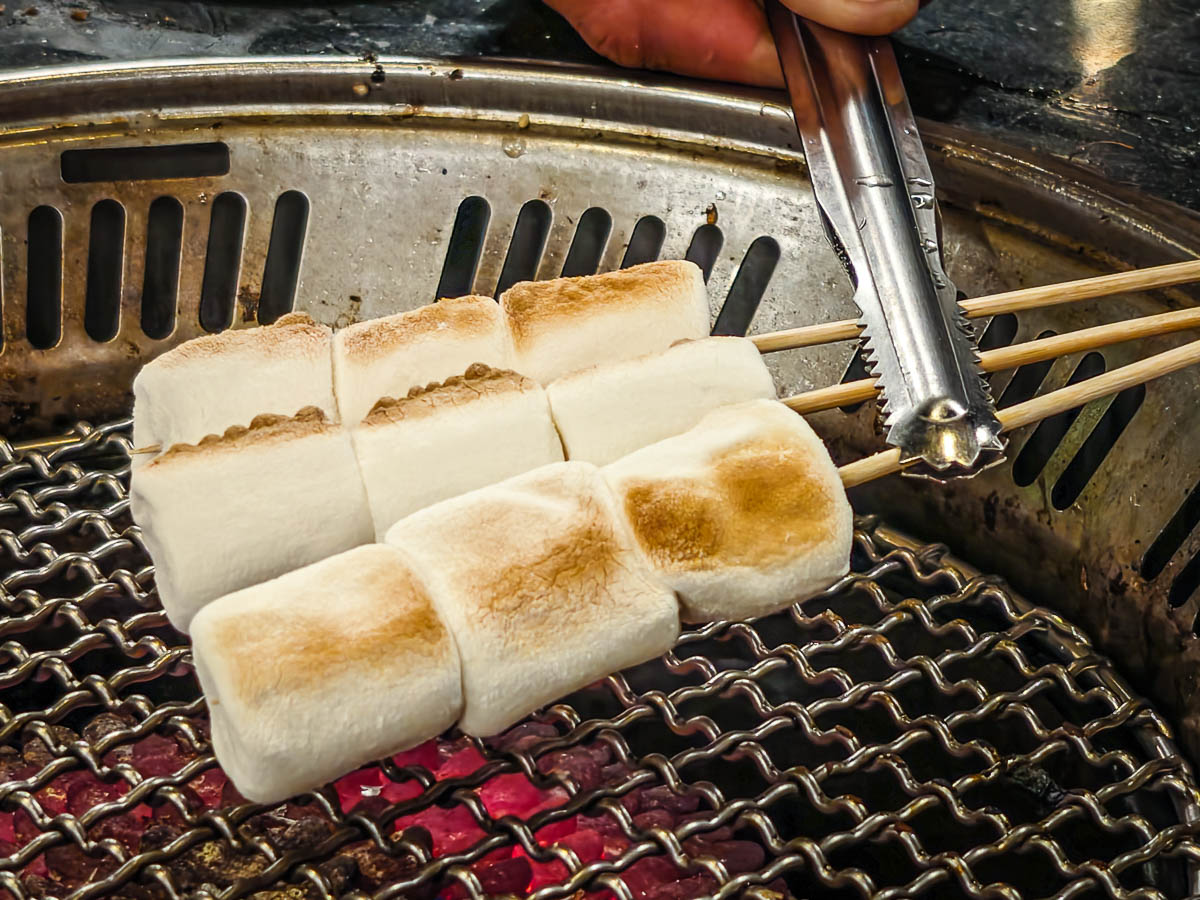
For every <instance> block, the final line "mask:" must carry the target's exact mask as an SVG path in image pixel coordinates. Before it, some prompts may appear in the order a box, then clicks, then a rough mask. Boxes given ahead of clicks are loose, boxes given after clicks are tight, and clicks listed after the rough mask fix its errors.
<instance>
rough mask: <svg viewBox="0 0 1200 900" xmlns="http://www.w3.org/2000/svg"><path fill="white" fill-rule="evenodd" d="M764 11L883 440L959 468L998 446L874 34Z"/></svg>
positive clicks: (914, 140) (904, 102) (884, 44)
mask: <svg viewBox="0 0 1200 900" xmlns="http://www.w3.org/2000/svg"><path fill="white" fill-rule="evenodd" d="M767 14H768V17H769V19H770V22H771V30H772V31H773V32H774V35H775V42H776V45H777V47H778V50H779V58H780V62H781V64H782V66H783V74H784V77H785V79H786V81H787V88H788V93H789V95H790V98H791V102H792V108H793V110H794V113H795V116H796V126H797V128H798V129H799V132H800V137H801V140H802V141H803V146H804V153H805V156H806V157H807V159H808V169H809V177H810V178H811V180H812V185H813V190H814V192H815V193H816V198H817V202H818V204H819V206H820V208H821V212H822V214H823V216H824V219H825V225H826V230H827V232H828V234H829V238H830V241H831V242H832V243H833V244H834V247H835V249H836V250H837V252H838V254H839V256H840V257H841V259H842V262H843V263H844V264H845V266H846V269H847V273H848V274H849V276H850V278H851V281H852V282H853V284H854V289H855V292H854V302H855V303H856V304H857V305H858V308H859V311H860V313H861V322H862V324H863V326H864V332H863V333H864V338H865V340H866V351H867V361H868V366H869V368H870V369H871V372H872V374H873V375H874V377H875V378H876V379H877V382H878V385H879V389H880V393H881V407H880V408H881V412H882V417H883V424H884V429H885V434H886V440H887V442H888V443H889V444H892V445H894V446H896V447H899V448H900V451H901V454H902V458H903V459H904V460H906V461H914V463H915V464H914V465H913V466H912V467H911V468H910V469H909V470H908V472H909V474H915V475H922V476H925V477H933V478H946V477H949V476H956V475H964V474H972V473H974V472H976V471H978V470H979V469H980V468H982V467H984V466H986V465H989V464H991V463H992V462H995V461H996V460H997V459H998V458H999V456H1000V453H1001V452H1002V451H1003V449H1004V445H1003V443H1002V442H1001V440H1000V423H999V421H998V420H997V418H996V413H995V407H994V405H993V403H992V399H991V397H990V395H989V393H988V389H987V385H986V384H985V382H984V381H983V378H982V376H981V374H980V369H979V363H978V356H977V354H976V349H975V346H974V344H973V343H972V340H971V337H970V334H971V332H970V330H969V326H968V325H967V322H966V319H965V317H964V316H963V314H962V311H961V309H960V308H959V306H958V301H957V292H956V290H955V288H954V285H953V284H951V283H950V279H949V278H947V277H946V273H945V272H944V271H943V269H942V259H941V240H940V233H939V232H940V229H939V217H938V210H937V202H936V200H935V199H934V191H933V177H932V174H931V172H930V168H929V161H928V159H927V158H926V156H925V150H924V147H923V146H922V144H921V138H920V135H919V134H918V133H917V128H916V122H915V120H914V118H913V114H912V110H911V109H910V108H909V105H908V97H907V95H906V94H905V91H904V85H903V83H902V81H901V79H900V72H899V69H898V68H897V66H896V58H895V55H894V53H893V52H892V46H891V43H890V42H889V41H888V39H887V38H869V37H860V36H858V35H851V34H846V33H845V32H841V31H835V30H833V29H830V28H826V27H824V26H822V25H818V24H816V23H814V22H810V21H808V20H806V19H802V18H800V17H799V16H797V15H795V14H794V13H792V12H791V11H790V10H788V9H786V8H785V7H784V6H783V5H782V4H781V3H780V2H779V0H767Z"/></svg>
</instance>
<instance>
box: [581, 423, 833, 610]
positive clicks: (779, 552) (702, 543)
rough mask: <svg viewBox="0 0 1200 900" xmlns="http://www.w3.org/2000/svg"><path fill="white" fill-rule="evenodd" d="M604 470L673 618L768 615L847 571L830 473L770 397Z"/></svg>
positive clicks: (804, 430)
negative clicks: (675, 607)
mask: <svg viewBox="0 0 1200 900" xmlns="http://www.w3.org/2000/svg"><path fill="white" fill-rule="evenodd" d="M604 474H605V477H606V478H607V479H608V482H609V484H610V485H612V487H613V489H614V490H615V491H616V493H617V496H618V500H619V503H620V506H621V509H622V510H623V511H624V513H625V516H626V518H627V520H628V522H629V523H630V525H631V527H632V530H633V533H634V535H635V537H636V539H637V542H638V545H639V546H640V547H641V549H642V551H643V552H644V554H645V556H646V558H647V559H648V560H649V563H650V565H651V566H652V568H653V569H654V571H655V573H656V574H657V575H658V576H659V577H660V578H662V579H663V580H664V581H665V582H666V583H667V584H668V585H670V586H671V587H672V588H674V589H675V591H677V592H678V594H679V599H680V604H681V608H682V615H683V619H684V621H687V622H708V621H714V620H718V619H735V620H736V619H749V618H755V617H757V616H764V615H768V614H769V613H773V612H777V611H778V610H780V609H783V608H784V607H786V606H788V605H789V604H792V603H795V602H797V601H799V600H803V599H805V598H807V597H809V596H811V595H812V594H814V593H816V592H817V591H820V590H822V589H824V588H826V587H828V586H829V585H830V584H832V583H833V582H834V581H836V580H837V579H838V578H839V577H841V576H842V575H844V574H845V573H846V572H847V571H848V570H849V565H850V545H851V540H852V537H853V521H852V514H851V511H850V503H849V502H848V501H847V499H846V492H845V490H844V489H843V487H842V482H841V479H840V478H839V477H838V471H837V467H836V466H835V465H834V464H833V460H832V459H830V458H829V453H828V452H827V451H826V449H825V445H824V444H822V443H821V439H820V438H818V437H817V436H816V434H814V433H813V430H812V429H811V428H809V426H808V424H807V423H806V422H805V421H804V419H802V418H801V417H800V416H799V415H797V414H796V413H794V412H792V411H791V410H789V409H788V408H787V407H786V406H784V405H783V404H782V403H779V402H777V401H773V400H752V401H750V402H748V403H742V404H738V405H736V406H727V407H724V408H722V409H718V410H716V411H714V412H711V413H709V414H708V415H707V416H705V417H704V419H702V420H701V421H700V423H699V424H698V425H696V426H695V427H694V428H692V429H691V430H689V431H686V432H684V433H683V434H681V435H678V436H677V437H673V438H668V439H667V440H665V441H660V442H659V443H657V444H651V445H650V446H649V447H645V448H643V449H641V450H638V451H637V452H635V453H632V454H630V455H629V456H627V457H625V458H624V459H620V460H618V461H617V462H615V463H612V464H611V465H609V466H607V467H605V469H604Z"/></svg>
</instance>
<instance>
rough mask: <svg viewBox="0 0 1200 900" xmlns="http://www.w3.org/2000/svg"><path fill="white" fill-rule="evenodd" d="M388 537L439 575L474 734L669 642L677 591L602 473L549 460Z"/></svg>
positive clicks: (430, 578)
mask: <svg viewBox="0 0 1200 900" xmlns="http://www.w3.org/2000/svg"><path fill="white" fill-rule="evenodd" d="M387 542H388V543H389V544H392V545H394V546H396V547H399V548H400V549H401V550H402V551H404V553H405V555H406V556H407V557H408V558H409V559H411V560H412V561H413V563H414V566H415V568H416V571H417V572H418V573H419V574H420V576H421V578H422V580H423V581H424V582H425V583H426V584H427V585H428V586H429V590H430V594H431V595H432V597H433V600H434V604H435V605H436V606H437V608H438V612H439V613H440V614H441V616H442V618H443V619H444V620H445V622H446V624H447V625H448V626H449V628H450V631H451V633H452V634H453V635H454V637H455V640H456V641H457V642H458V646H459V648H460V651H461V654H462V676H463V702H464V710H463V716H462V719H461V720H460V721H459V723H458V727H459V728H461V729H462V730H463V731H465V732H466V733H468V734H473V735H481V736H482V735H490V734H496V733H498V732H500V731H503V730H504V729H505V728H507V727H508V726H509V725H511V724H513V723H514V722H516V721H517V720H519V719H520V718H521V717H523V716H525V715H526V714H528V713H530V712H532V711H533V710H534V709H536V708H537V707H539V706H542V705H544V704H546V703H549V702H551V701H553V700H556V699H558V698H559V697H562V696H563V695H565V694H568V693H570V692H571V691H574V690H577V689H579V688H581V687H584V686H586V685H588V684H590V683H592V682H593V681H596V680H597V679H599V678H601V677H603V676H604V675H607V674H608V673H610V672H614V671H616V670H618V669H622V668H625V667H626V666H631V665H634V664H636V663H640V662H643V661H645V660H646V659H649V658H651V657H654V656H657V655H659V654H661V653H664V652H665V651H666V650H668V649H669V648H670V647H671V646H672V645H673V644H674V642H675V639H676V638H677V637H678V634H679V612H678V607H677V605H676V602H675V596H674V595H673V594H672V593H671V592H670V591H669V590H667V589H666V588H665V587H663V585H662V584H661V583H659V582H658V581H657V580H656V579H655V578H654V577H653V576H652V575H651V574H650V572H649V570H648V569H647V567H646V564H645V563H644V562H643V561H642V559H641V557H640V556H639V554H638V551H637V549H636V547H635V546H634V543H633V539H632V537H631V536H630V534H629V533H628V531H627V529H626V527H625V525H624V523H623V522H621V520H620V516H619V515H618V513H617V510H616V508H615V505H614V498H613V496H612V493H611V492H610V491H609V489H608V487H607V485H605V483H604V479H603V478H602V477H601V475H600V471H599V470H598V469H597V468H596V467H595V466H592V465H589V464H588V463H575V462H565V463H556V464H554V465H549V466H543V467H542V468H540V469H535V470H534V471H532V472H527V473H526V474H524V475H518V476H517V477H515V478H510V479H509V480H508V481H504V482H501V483H500V484H495V485H492V486H490V487H485V488H481V489H479V490H477V491H473V492H471V493H469V494H464V495H463V496H461V497H455V498H454V499H452V500H445V501H443V502H441V503H438V504H436V505H435V506H431V507H428V508H427V509H423V510H421V511H420V512H418V513H414V514H413V515H411V516H409V517H408V518H406V519H401V520H400V521H399V522H397V523H396V524H395V525H394V526H393V527H392V529H391V530H390V531H389V532H388V534H387Z"/></svg>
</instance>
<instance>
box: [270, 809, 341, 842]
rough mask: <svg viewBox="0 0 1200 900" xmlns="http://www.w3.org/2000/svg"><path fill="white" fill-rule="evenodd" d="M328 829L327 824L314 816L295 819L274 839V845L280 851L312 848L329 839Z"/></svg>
mask: <svg viewBox="0 0 1200 900" xmlns="http://www.w3.org/2000/svg"><path fill="white" fill-rule="evenodd" d="M330 831H331V829H330V827H329V824H328V823H327V822H324V821H322V820H321V819H318V818H316V817H314V816H309V817H307V818H303V819H297V820H296V821H294V822H292V824H291V825H288V826H287V828H285V829H283V832H282V833H281V834H280V835H279V836H278V837H275V845H276V846H277V847H278V848H279V849H280V850H298V849H300V848H301V847H314V846H316V845H317V844H319V843H321V841H323V840H325V838H327V837H329V834H330Z"/></svg>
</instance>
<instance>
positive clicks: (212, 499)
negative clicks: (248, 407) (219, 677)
mask: <svg viewBox="0 0 1200 900" xmlns="http://www.w3.org/2000/svg"><path fill="white" fill-rule="evenodd" d="M129 499H130V508H131V510H132V512H133V518H134V520H135V521H136V522H137V523H138V525H140V526H141V528H142V536H143V539H144V540H145V543H146V548H147V549H148V550H149V551H150V556H151V558H152V559H153V560H154V566H155V582H156V584H157V585H158V596H159V599H160V600H161V601H162V605H163V608H164V609H165V610H166V612H167V616H168V618H170V620H171V623H172V624H173V625H175V627H176V628H178V629H180V630H181V631H186V630H187V628H188V625H189V623H190V622H191V619H192V616H194V615H195V614H196V613H197V612H198V611H199V610H200V609H201V608H202V607H203V606H205V605H206V604H208V603H209V602H211V601H212V600H215V599H216V598H217V597H220V596H221V595H222V594H227V593H229V592H230V591H235V590H238V589H240V588H244V587H248V586H249V585H252V584H257V583H258V582H261V581H266V580H267V579H269V578H274V577H276V576H277V575H282V574H283V573H284V572H290V571H291V570H293V569H298V568H300V567H301V566H305V565H308V564H309V563H312V562H316V561H317V560H319V559H324V558H325V557H327V556H332V555H333V554H334V553H340V552H341V551H343V550H348V549H349V548H351V547H355V546H357V545H358V544H363V543H366V542H367V541H369V540H371V537H372V531H371V515H370V512H369V510H368V507H367V498H366V495H365V493H364V492H363V486H362V477H361V476H360V475H359V471H358V463H357V462H356V461H355V459H354V450H353V447H352V446H351V444H350V435H349V433H348V432H347V431H346V430H345V429H344V428H342V427H341V426H340V425H333V424H330V423H327V422H326V421H324V417H323V415H322V414H321V412H320V411H319V410H316V409H314V408H310V409H307V410H303V411H301V413H300V414H299V415H297V416H295V417H292V418H284V417H282V416H259V417H256V418H255V419H254V420H253V421H252V423H251V425H250V427H249V428H248V429H246V428H239V427H235V428H230V429H228V430H227V431H226V432H225V434H224V435H222V436H221V437H215V436H213V437H208V438H205V439H204V440H202V441H201V442H200V443H199V444H195V445H193V444H177V445H175V446H174V447H172V448H171V449H170V450H168V451H167V452H166V453H164V454H163V455H161V456H159V457H157V458H155V459H153V460H151V461H150V462H148V463H146V464H144V465H141V466H139V467H138V468H137V469H136V470H135V471H134V472H133V475H132V477H131V483H130V498H129Z"/></svg>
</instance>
